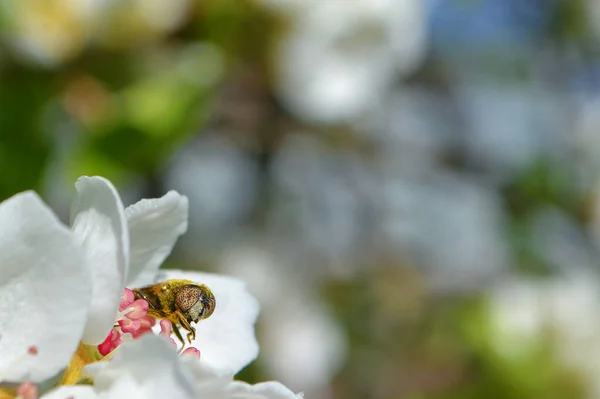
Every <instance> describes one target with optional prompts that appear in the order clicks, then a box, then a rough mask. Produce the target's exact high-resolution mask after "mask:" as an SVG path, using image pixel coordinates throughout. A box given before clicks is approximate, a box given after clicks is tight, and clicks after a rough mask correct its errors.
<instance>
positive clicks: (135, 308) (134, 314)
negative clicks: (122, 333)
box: [122, 299, 148, 320]
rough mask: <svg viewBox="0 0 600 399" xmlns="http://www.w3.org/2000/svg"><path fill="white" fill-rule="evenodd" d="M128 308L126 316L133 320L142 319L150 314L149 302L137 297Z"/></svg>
mask: <svg viewBox="0 0 600 399" xmlns="http://www.w3.org/2000/svg"><path fill="white" fill-rule="evenodd" d="M126 309H127V313H125V315H124V316H125V317H127V318H128V319H132V320H137V319H141V318H142V317H144V316H146V314H148V302H146V301H145V300H143V299H136V300H135V301H133V302H132V303H131V304H130V305H129V306H128V307H126ZM122 312H123V311H122Z"/></svg>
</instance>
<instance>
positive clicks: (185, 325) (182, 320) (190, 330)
mask: <svg viewBox="0 0 600 399" xmlns="http://www.w3.org/2000/svg"><path fill="white" fill-rule="evenodd" d="M177 315H178V316H179V323H181V326H182V327H183V328H185V329H186V330H187V331H188V335H187V340H188V342H189V343H190V344H191V343H192V339H196V329H195V328H194V327H192V326H190V323H188V321H187V319H186V318H185V316H183V314H181V312H179V311H177Z"/></svg>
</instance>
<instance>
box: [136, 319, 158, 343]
mask: <svg viewBox="0 0 600 399" xmlns="http://www.w3.org/2000/svg"><path fill="white" fill-rule="evenodd" d="M137 321H139V322H140V327H139V328H138V329H137V331H134V332H132V333H131V335H132V336H133V338H134V339H137V338H138V337H140V336H142V335H144V334H146V333H148V332H150V331H152V327H154V325H155V324H156V320H154V318H153V317H151V316H144V317H142V318H141V319H139V320H137Z"/></svg>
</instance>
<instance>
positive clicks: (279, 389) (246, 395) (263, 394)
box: [223, 381, 303, 399]
mask: <svg viewBox="0 0 600 399" xmlns="http://www.w3.org/2000/svg"><path fill="white" fill-rule="evenodd" d="M223 397H224V398H227V399H298V398H302V397H303V396H302V394H298V395H296V394H295V393H294V392H292V391H290V390H289V388H287V387H286V386H285V385H283V384H281V383H279V382H276V381H268V382H261V383H260V384H256V385H250V384H247V383H245V382H242V381H234V382H233V383H231V385H230V386H229V388H228V389H227V394H226V395H224V396H223Z"/></svg>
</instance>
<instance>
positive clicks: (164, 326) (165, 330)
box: [158, 319, 177, 348]
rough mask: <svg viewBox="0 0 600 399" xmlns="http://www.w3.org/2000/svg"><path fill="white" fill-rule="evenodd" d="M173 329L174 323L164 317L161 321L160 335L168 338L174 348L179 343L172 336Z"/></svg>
mask: <svg viewBox="0 0 600 399" xmlns="http://www.w3.org/2000/svg"><path fill="white" fill-rule="evenodd" d="M171 331H173V325H172V324H171V322H170V321H169V320H164V319H163V320H161V321H160V333H158V335H160V336H161V337H165V338H166V339H168V340H169V342H170V344H171V346H172V347H173V348H177V344H176V343H175V340H174V339H173V338H171Z"/></svg>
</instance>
